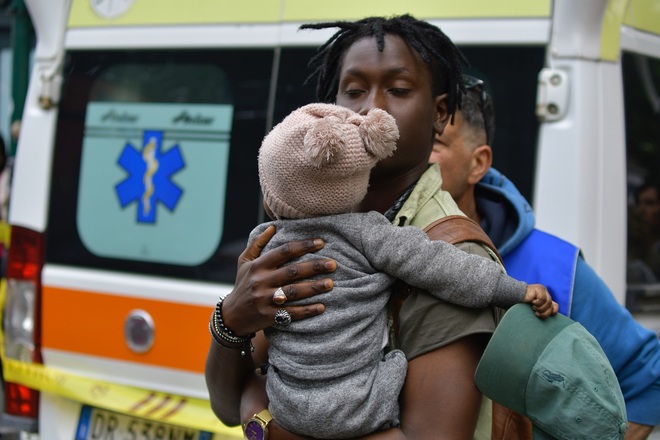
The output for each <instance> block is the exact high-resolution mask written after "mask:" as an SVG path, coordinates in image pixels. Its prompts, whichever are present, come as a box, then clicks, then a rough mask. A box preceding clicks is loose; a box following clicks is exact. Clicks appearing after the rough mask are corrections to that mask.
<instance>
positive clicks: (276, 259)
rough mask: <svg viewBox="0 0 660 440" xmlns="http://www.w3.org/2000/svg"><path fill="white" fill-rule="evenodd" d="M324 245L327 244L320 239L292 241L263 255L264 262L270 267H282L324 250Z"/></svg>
mask: <svg viewBox="0 0 660 440" xmlns="http://www.w3.org/2000/svg"><path fill="white" fill-rule="evenodd" d="M260 238H261V237H260ZM266 243H268V241H266ZM324 244H325V243H324V242H323V240H321V239H320V238H316V239H313V240H300V241H292V242H291V243H286V244H283V245H281V246H278V247H276V248H275V249H271V250H270V251H268V252H267V253H265V254H263V255H262V260H263V261H264V263H265V264H267V265H269V266H270V267H273V268H275V267H280V266H282V265H283V264H285V263H288V262H289V261H291V260H294V259H296V258H298V257H300V256H302V255H305V254H309V253H312V252H316V251H318V250H319V249H322V248H323V246H324Z"/></svg>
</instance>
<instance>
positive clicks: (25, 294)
mask: <svg viewBox="0 0 660 440" xmlns="http://www.w3.org/2000/svg"><path fill="white" fill-rule="evenodd" d="M43 263H44V238H43V235H42V234H40V233H38V232H35V231H32V230H29V229H25V228H22V227H19V226H13V227H12V229H11V241H10V247H9V253H8V257H7V293H6V300H5V310H4V333H5V356H6V357H7V358H10V359H15V360H19V361H21V362H26V363H33V362H36V363H41V362H42V358H41V335H40V316H41V313H40V305H41V270H42V267H43ZM38 408H39V392H38V391H37V390H33V389H30V388H28V387H26V386H24V385H20V384H15V383H10V382H5V412H6V413H7V414H11V415H14V416H20V417H30V418H36V417H37V414H38Z"/></svg>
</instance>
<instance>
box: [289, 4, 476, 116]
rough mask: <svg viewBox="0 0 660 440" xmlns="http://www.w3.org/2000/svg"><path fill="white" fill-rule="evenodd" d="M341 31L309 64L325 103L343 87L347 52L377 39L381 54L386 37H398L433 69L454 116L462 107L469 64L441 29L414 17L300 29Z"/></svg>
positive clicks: (436, 87) (439, 90)
mask: <svg viewBox="0 0 660 440" xmlns="http://www.w3.org/2000/svg"><path fill="white" fill-rule="evenodd" d="M328 28H339V31H337V32H336V33H335V34H334V35H333V36H332V37H330V39H329V40H328V41H327V42H326V43H325V44H324V45H323V46H321V47H320V48H319V49H318V53H317V54H316V55H315V56H314V57H313V58H312V59H311V60H310V61H309V67H310V68H312V69H313V72H312V74H311V75H310V76H309V77H308V78H307V81H306V82H309V81H310V80H311V79H312V78H314V77H315V76H318V80H317V84H316V97H317V99H319V100H320V101H322V102H334V101H335V98H336V96H337V91H338V88H339V68H340V64H341V62H342V59H343V56H344V54H345V53H346V51H347V50H348V49H349V48H350V47H351V46H352V45H353V43H355V42H356V41H357V40H359V39H362V38H364V37H374V38H376V44H377V46H378V50H379V51H381V52H382V51H383V49H384V47H385V35H388V34H390V35H398V36H399V37H401V38H402V39H403V40H404V41H406V42H407V43H408V44H409V45H410V46H411V47H412V48H413V49H414V50H415V51H416V52H417V53H418V54H419V55H420V57H421V58H422V60H423V61H424V62H425V63H426V64H427V65H428V66H429V70H430V71H431V75H432V81H433V93H434V95H439V94H442V93H447V94H448V97H447V110H448V112H449V114H450V115H452V119H453V114H454V111H455V110H456V108H457V107H459V106H460V102H461V96H462V94H463V92H464V91H465V90H464V88H463V81H462V79H461V73H462V69H463V68H464V67H467V65H468V62H467V59H466V58H465V56H464V55H463V53H462V52H461V51H460V50H459V49H458V48H457V47H456V46H455V45H454V43H453V42H452V41H451V40H450V39H449V37H447V36H446V35H445V34H444V33H443V32H442V31H441V30H440V29H439V28H437V27H436V26H433V25H432V24H430V23H427V22H425V21H421V20H417V19H416V18H414V17H412V16H410V15H400V16H394V17H390V18H384V17H370V18H364V19H362V20H359V21H354V22H349V21H335V22H328V23H312V24H303V25H302V26H300V29H328Z"/></svg>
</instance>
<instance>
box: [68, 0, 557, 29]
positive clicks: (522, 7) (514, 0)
mask: <svg viewBox="0 0 660 440" xmlns="http://www.w3.org/2000/svg"><path fill="white" fill-rule="evenodd" d="M92 1H98V0H92ZM90 3H91V2H90V0H73V3H72V5H71V11H70V14H69V23H68V26H69V27H70V28H74V27H95V26H135V25H168V24H220V23H278V22H282V21H303V22H306V21H329V20H340V19H341V20H353V19H358V18H363V17H366V16H371V15H393V14H403V13H409V14H412V15H414V16H416V17H418V18H425V19H443V18H447V19H452V18H521V17H534V18H539V17H549V16H550V10H551V1H550V0H509V1H496V2H494V1H492V0H462V1H458V2H457V1H454V0H407V1H405V2H404V1H401V0H360V1H357V2H356V1H355V0H335V1H332V2H319V1H310V0H223V1H222V2H218V0H186V1H185V2H182V1H180V0H135V1H134V3H133V4H132V6H131V7H130V8H129V9H128V11H126V12H125V13H124V14H122V15H121V16H119V17H116V18H113V19H107V18H102V17H100V16H98V15H96V14H95V13H94V10H93V9H92V7H91V4H90Z"/></svg>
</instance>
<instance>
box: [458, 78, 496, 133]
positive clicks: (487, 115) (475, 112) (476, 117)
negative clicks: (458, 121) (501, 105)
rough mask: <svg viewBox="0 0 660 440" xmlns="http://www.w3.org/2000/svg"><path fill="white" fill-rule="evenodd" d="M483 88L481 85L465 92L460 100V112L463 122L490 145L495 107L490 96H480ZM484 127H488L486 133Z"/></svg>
mask: <svg viewBox="0 0 660 440" xmlns="http://www.w3.org/2000/svg"><path fill="white" fill-rule="evenodd" d="M483 87H484V86H483V84H482V85H479V86H476V87H472V88H470V89H468V90H466V92H465V94H464V95H463V99H462V100H461V104H460V110H461V116H462V117H463V121H465V122H466V123H467V124H468V125H469V126H470V128H471V129H472V130H474V131H475V132H476V133H483V134H484V137H485V138H486V140H485V142H488V143H490V144H492V143H493V138H494V137H495V106H494V105H493V98H491V96H490V94H488V93H483V94H482V92H483V90H484V89H483ZM482 100H483V101H482ZM484 119H485V123H484ZM486 127H488V133H486Z"/></svg>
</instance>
